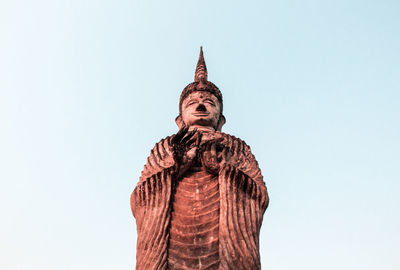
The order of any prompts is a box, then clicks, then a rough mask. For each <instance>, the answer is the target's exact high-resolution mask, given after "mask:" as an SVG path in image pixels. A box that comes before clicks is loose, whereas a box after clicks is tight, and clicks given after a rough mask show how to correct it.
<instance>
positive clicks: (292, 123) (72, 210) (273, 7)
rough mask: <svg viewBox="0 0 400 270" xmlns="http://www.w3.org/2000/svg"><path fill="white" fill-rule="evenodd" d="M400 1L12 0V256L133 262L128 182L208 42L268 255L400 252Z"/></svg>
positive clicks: (4, 185) (289, 264) (388, 268)
mask: <svg viewBox="0 0 400 270" xmlns="http://www.w3.org/2000/svg"><path fill="white" fill-rule="evenodd" d="M399 14H400V2H399V1H397V0H379V1H378V0H363V1H361V0H332V1H326V0H324V1H321V0H303V1H294V0H293V1H290V0H280V1H277V0H274V1H271V0H267V1H232V0H231V1H201V2H200V1H175V0H170V1H154V0H147V1H144V0H143V1H134V0H129V1H128V0H126V1H125V0H113V1H98V0H97V1H94V0H93V1H88V0H79V1H78V0H71V1H56V0H47V1H46V0H37V1H27V0H25V1H21V0H15V1H6V0H4V1H1V2H0V213H1V222H0V254H1V255H0V269H4V270H39V269H40V270H87V269H96V270H103V269H104V270H106V269H118V270H128V269H134V266H135V249H136V225H135V220H134V218H133V216H132V214H131V210H130V205H129V197H130V194H131V192H132V191H133V189H134V187H135V186H136V183H137V181H138V179H139V176H140V172H141V170H142V169H143V165H144V164H145V161H146V157H147V156H148V154H149V153H150V149H151V148H152V147H153V145H154V144H155V143H156V142H157V141H159V140H160V139H161V138H163V137H166V136H168V135H171V134H173V133H175V132H177V126H176V125H175V123H174V119H175V117H176V116H177V114H178V100H179V95H180V93H181V91H182V89H183V88H184V87H185V86H186V85H187V84H188V83H190V82H192V81H193V77H194V70H195V65H196V62H197V58H198V54H199V47H200V45H203V47H204V54H205V60H206V63H207V67H208V74H209V76H208V78H209V80H210V81H212V82H214V83H215V84H216V85H217V86H218V87H219V88H220V89H221V91H222V93H223V96H224V114H225V116H226V118H227V123H226V125H225V126H224V127H223V131H224V132H226V133H229V134H232V135H235V136H237V137H240V138H241V139H244V140H245V141H246V142H247V143H248V144H249V145H250V146H251V148H252V151H253V153H254V154H255V156H256V158H257V160H258V162H259V164H260V167H261V170H262V172H263V175H264V180H265V182H266V184H267V187H268V189H269V193H270V205H269V208H268V209H267V211H266V214H265V216H264V222H263V225H262V230H261V235H260V238H261V246H260V252H261V260H262V266H263V269H269V270H293V269H300V270H303V269H304V270H320V269H325V270H336V269H341V270H354V269H357V270H358V269H360V270H361V269H362V270H373V269H384V270H398V269H400V260H399V257H398V255H399V250H400V231H399V228H400V211H399V207H400V198H399V192H400V172H399V170H400V126H399V118H400V107H399V106H400V86H399V85H400V53H399V48H400V16H399Z"/></svg>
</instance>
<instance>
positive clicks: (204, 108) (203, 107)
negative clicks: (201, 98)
mask: <svg viewBox="0 0 400 270" xmlns="http://www.w3.org/2000/svg"><path fill="white" fill-rule="evenodd" d="M196 111H199V112H206V111H207V108H206V106H204V104H202V103H200V104H199V105H198V106H197V108H196Z"/></svg>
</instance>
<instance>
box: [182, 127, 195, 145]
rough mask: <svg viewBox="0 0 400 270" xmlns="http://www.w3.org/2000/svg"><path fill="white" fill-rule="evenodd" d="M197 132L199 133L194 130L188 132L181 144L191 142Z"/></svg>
mask: <svg viewBox="0 0 400 270" xmlns="http://www.w3.org/2000/svg"><path fill="white" fill-rule="evenodd" d="M196 131H197V130H196V129H194V130H192V131H190V132H188V133H187V134H186V135H185V137H183V139H182V140H181V142H182V143H186V142H187V141H189V140H190V139H191V138H192V137H193V135H194V134H196Z"/></svg>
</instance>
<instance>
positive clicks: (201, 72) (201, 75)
mask: <svg viewBox="0 0 400 270" xmlns="http://www.w3.org/2000/svg"><path fill="white" fill-rule="evenodd" d="M194 81H195V82H202V83H204V82H206V81H207V66H206V62H205V61H204V56H203V46H200V55H199V60H198V61H197V66H196V73H195V75H194Z"/></svg>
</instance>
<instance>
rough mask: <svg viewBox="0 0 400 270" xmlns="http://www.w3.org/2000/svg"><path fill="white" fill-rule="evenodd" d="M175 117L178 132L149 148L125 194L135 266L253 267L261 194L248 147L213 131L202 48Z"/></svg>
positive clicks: (213, 95)
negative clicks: (131, 217) (134, 243)
mask: <svg viewBox="0 0 400 270" xmlns="http://www.w3.org/2000/svg"><path fill="white" fill-rule="evenodd" d="M179 112H180V114H179V116H178V117H177V118H176V123H177V124H178V126H179V132H178V133H177V134H175V135H173V136H170V137H167V138H165V139H163V140H161V141H160V142H159V143H157V144H156V145H155V147H154V148H153V150H152V151H151V154H150V156H149V158H148V161H147V164H146V165H145V166H144V170H143V172H142V175H141V177H140V180H139V183H138V185H137V187H136V188H135V190H134V192H133V193H132V196H131V206H132V212H133V215H134V216H135V218H136V223H137V230H138V240H137V254H136V269H140V270H148V269H246V270H248V269H260V268H261V266H260V254H259V233H260V227H261V222H262V218H263V214H264V211H265V209H266V208H267V206H268V193H267V189H266V187H265V184H264V182H263V177H262V175H261V171H260V169H259V167H258V164H257V161H256V159H255V158H254V156H253V154H252V153H251V150H250V147H249V146H248V145H247V144H246V143H245V142H244V141H242V140H240V139H238V138H235V137H233V136H231V135H228V134H225V133H222V132H221V127H222V125H223V124H224V123H225V117H224V116H223V115H222V95H221V92H220V91H219V89H218V88H217V87H216V86H215V85H214V84H213V83H211V82H209V81H207V68H206V65H205V62H204V58H203V52H202V50H201V51H200V57H199V61H198V63H197V68H196V75H195V81H194V82H193V83H191V84H189V85H188V86H186V88H185V89H184V90H183V92H182V94H181V98H180V103H179Z"/></svg>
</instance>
